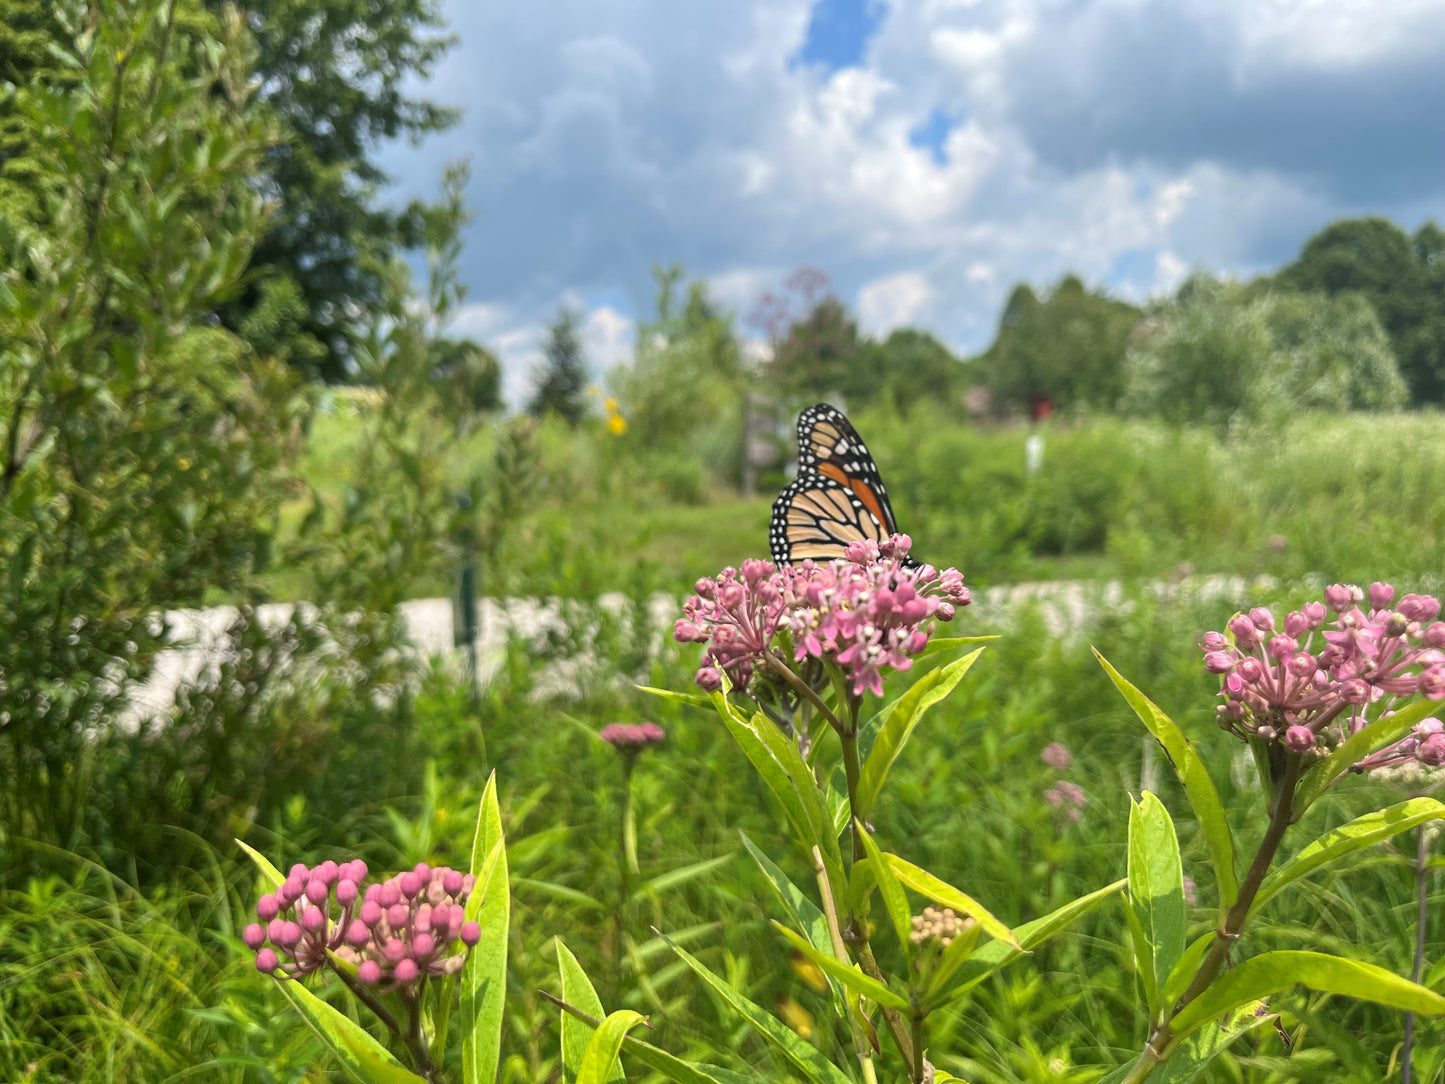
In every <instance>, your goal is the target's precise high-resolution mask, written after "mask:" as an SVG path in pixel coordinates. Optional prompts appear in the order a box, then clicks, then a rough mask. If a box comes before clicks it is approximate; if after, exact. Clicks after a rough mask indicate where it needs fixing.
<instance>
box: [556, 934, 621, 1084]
mask: <svg viewBox="0 0 1445 1084" xmlns="http://www.w3.org/2000/svg"><path fill="white" fill-rule="evenodd" d="M557 971H558V973H559V974H560V976H561V979H562V1000H563V1001H565V1002H566V1003H567V1004H568V1005H571V1006H573V1007H575V1008H577V1009H579V1010H581V1011H582V1012H584V1013H586V1014H587V1015H589V1016H591V1017H592V1018H593V1019H594V1020H601V1019H602V999H601V998H600V997H598V996H597V990H596V989H595V988H594V987H593V985H592V980H591V979H589V978H588V977H587V972H585V971H583V970H582V965H581V964H579V963H578V962H577V957H576V956H573V955H572V950H571V949H569V948H568V947H567V946H566V945H564V944H563V943H562V939H561V938H560V937H559V938H557ZM592 1030H593V1029H592V1027H591V1026H590V1025H588V1024H585V1023H583V1022H582V1021H581V1020H580V1019H578V1018H577V1017H576V1016H574V1015H572V1014H571V1013H569V1012H566V1011H564V1012H563V1013H562V1079H563V1080H564V1081H565V1084H573V1082H574V1081H576V1079H577V1076H578V1074H579V1073H581V1071H582V1057H583V1055H584V1054H586V1053H587V1044H588V1043H589V1042H590V1041H591V1039H592ZM607 1079H608V1080H609V1081H616V1080H622V1079H623V1076H622V1065H621V1063H620V1062H619V1063H618V1064H617V1065H616V1067H615V1068H614V1070H613V1072H612V1075H611V1076H609V1077H608V1078H607Z"/></svg>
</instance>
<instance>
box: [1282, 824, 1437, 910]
mask: <svg viewBox="0 0 1445 1084" xmlns="http://www.w3.org/2000/svg"><path fill="white" fill-rule="evenodd" d="M1441 819H1445V805H1442V804H1441V803H1440V802H1437V801H1436V800H1435V799H1434V798H1411V799H1410V800H1409V801H1407V802H1400V803H1399V804H1398V805H1392V806H1390V807H1389V808H1388V809H1380V810H1376V811H1375V812H1374V813H1366V814H1365V815H1364V816H1363V817H1356V818H1355V819H1354V820H1352V821H1350V822H1349V823H1348V824H1342V825H1340V826H1339V827H1338V828H1332V829H1330V830H1329V831H1328V832H1326V833H1325V834H1324V835H1322V836H1320V837H1319V839H1317V840H1315V841H1314V842H1313V843H1310V844H1309V845H1308V846H1306V847H1305V848H1304V849H1303V850H1301V851H1300V852H1299V854H1297V855H1295V856H1294V857H1293V858H1291V859H1290V860H1289V861H1288V862H1286V863H1285V864H1284V865H1283V866H1281V867H1280V868H1279V869H1277V870H1276V871H1275V872H1274V875H1273V876H1272V877H1270V878H1269V880H1267V881H1265V882H1264V885H1263V886H1262V887H1261V888H1260V890H1259V895H1258V896H1256V897H1255V900H1254V906H1255V907H1259V906H1260V905H1261V904H1263V903H1265V902H1266V901H1267V900H1269V899H1270V898H1271V897H1272V896H1274V894H1275V893H1276V892H1278V891H1279V890H1280V889H1281V888H1283V887H1284V886H1285V885H1287V884H1290V883H1291V882H1292V881H1297V880H1299V879H1300V878H1301V877H1304V876H1307V875H1309V874H1311V873H1313V872H1314V871H1315V870H1317V869H1320V868H1321V867H1323V866H1327V865H1329V864H1330V863H1331V862H1334V861H1335V860H1337V859H1340V858H1343V857H1344V856H1345V855H1347V854H1352V853H1353V852H1355V851H1360V850H1364V849H1365V848H1366V847H1372V846H1374V845H1375V844H1376V843H1379V842H1380V841H1382V840H1386V839H1389V838H1391V837H1392V836H1396V835H1399V834H1400V833H1401V832H1404V831H1406V830H1407V829H1410V828H1414V827H1415V826H1416V825H1418V824H1424V823H1425V822H1426V821H1433V820H1441Z"/></svg>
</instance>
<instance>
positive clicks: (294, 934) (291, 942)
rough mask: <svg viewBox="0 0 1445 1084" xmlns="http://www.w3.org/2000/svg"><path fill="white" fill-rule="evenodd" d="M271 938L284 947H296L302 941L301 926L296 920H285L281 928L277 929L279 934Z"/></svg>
mask: <svg viewBox="0 0 1445 1084" xmlns="http://www.w3.org/2000/svg"><path fill="white" fill-rule="evenodd" d="M271 940H272V941H275V942H276V944H278V945H280V946H281V947H282V948H285V949H289V948H295V947H296V946H297V945H298V944H299V943H300V942H301V927H300V926H298V925H296V923H294V922H283V923H281V929H280V930H278V931H277V936H275V937H273V938H271Z"/></svg>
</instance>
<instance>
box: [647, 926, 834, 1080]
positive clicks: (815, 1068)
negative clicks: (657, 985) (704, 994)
mask: <svg viewBox="0 0 1445 1084" xmlns="http://www.w3.org/2000/svg"><path fill="white" fill-rule="evenodd" d="M669 944H670V942H669ZM672 951H673V952H675V953H677V955H678V958H679V959H680V960H682V961H683V962H684V963H685V964H687V966H688V967H689V968H691V969H692V971H693V973H694V974H695V975H697V977H698V978H700V979H702V981H703V982H705V983H707V985H708V986H709V987H711V989H712V990H713V991H714V992H715V993H717V995H718V996H719V997H721V998H722V999H723V1000H724V1001H725V1002H727V1004H728V1005H729V1007H731V1008H732V1010H733V1011H734V1012H736V1013H737V1014H738V1015H739V1016H741V1017H742V1018H743V1019H744V1020H746V1021H747V1022H748V1023H749V1024H751V1025H752V1026H753V1028H754V1029H755V1030H756V1031H757V1032H758V1034H759V1035H761V1036H762V1037H763V1038H764V1039H766V1040H767V1041H768V1042H769V1043H771V1044H772V1045H773V1046H774V1047H776V1048H777V1049H778V1051H779V1052H780V1053H781V1054H782V1055H783V1056H784V1057H785V1058H787V1059H788V1060H789V1061H790V1062H792V1063H793V1066H794V1067H795V1068H796V1069H797V1070H798V1072H800V1073H802V1074H803V1076H805V1077H806V1078H807V1079H809V1080H811V1081H813V1084H851V1082H850V1081H849V1079H848V1077H847V1075H846V1074H845V1073H844V1072H843V1071H842V1070H841V1069H839V1068H837V1067H836V1066H835V1065H834V1064H833V1063H832V1062H830V1061H829V1060H828V1059H827V1058H826V1057H824V1056H823V1055H822V1053H820V1052H819V1051H818V1049H817V1048H816V1047H814V1046H813V1044H812V1043H809V1042H806V1041H804V1040H803V1039H802V1038H800V1037H799V1036H798V1034H797V1033H796V1032H794V1031H793V1029H792V1028H790V1027H788V1026H787V1025H786V1024H784V1023H783V1022H782V1021H780V1020H777V1019H775V1018H774V1017H773V1016H772V1015H771V1014H769V1013H767V1012H765V1011H764V1010H763V1009H762V1008H760V1007H759V1006H758V1005H757V1004H755V1003H754V1002H752V1001H750V1000H748V999H747V998H746V997H744V996H743V995H742V994H741V993H739V992H738V991H737V990H734V989H733V988H732V987H731V986H730V985H729V984H728V983H726V982H724V981H723V980H722V979H721V978H719V977H718V976H717V975H715V974H713V973H712V972H711V971H709V970H708V969H707V968H706V967H705V966H704V965H703V964H702V963H701V962H700V961H698V960H696V959H694V958H693V957H692V956H691V955H689V954H688V953H687V952H685V951H684V950H682V949H680V948H678V947H677V946H676V945H673V946H672Z"/></svg>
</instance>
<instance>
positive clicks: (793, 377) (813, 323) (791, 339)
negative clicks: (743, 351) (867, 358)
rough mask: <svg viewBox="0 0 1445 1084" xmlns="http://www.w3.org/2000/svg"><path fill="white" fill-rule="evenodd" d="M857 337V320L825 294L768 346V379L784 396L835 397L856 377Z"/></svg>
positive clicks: (859, 343)
mask: <svg viewBox="0 0 1445 1084" xmlns="http://www.w3.org/2000/svg"><path fill="white" fill-rule="evenodd" d="M861 349H862V339H861V338H860V337H859V335H858V324H857V321H856V320H854V319H853V318H852V317H851V316H849V314H848V309H847V307H846V306H845V305H844V304H843V302H842V301H840V300H839V299H838V298H837V297H835V296H833V295H832V294H827V295H826V296H824V297H823V298H821V299H820V300H818V301H817V302H816V303H815V304H813V305H812V307H811V308H809V309H808V310H807V311H806V312H804V313H803V314H802V315H801V316H799V317H798V318H797V319H796V320H794V321H793V322H792V324H791V325H790V326H789V328H788V331H787V334H786V335H785V336H784V337H783V338H782V339H781V340H780V341H779V342H778V343H777V345H776V346H775V347H774V348H773V356H772V359H771V361H769V363H768V382H769V383H770V384H771V385H773V386H774V387H775V388H777V389H778V390H779V391H781V392H782V394H783V395H784V396H785V397H786V398H788V399H789V400H796V401H804V400H806V401H808V402H816V401H817V400H819V399H828V398H832V397H836V396H837V395H838V394H839V393H840V392H842V391H843V390H844V389H845V388H847V387H848V386H849V384H850V383H857V381H856V380H855V378H854V375H853V374H854V373H855V371H856V370H857V369H858V368H859V365H860V358H859V354H860V351H861Z"/></svg>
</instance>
